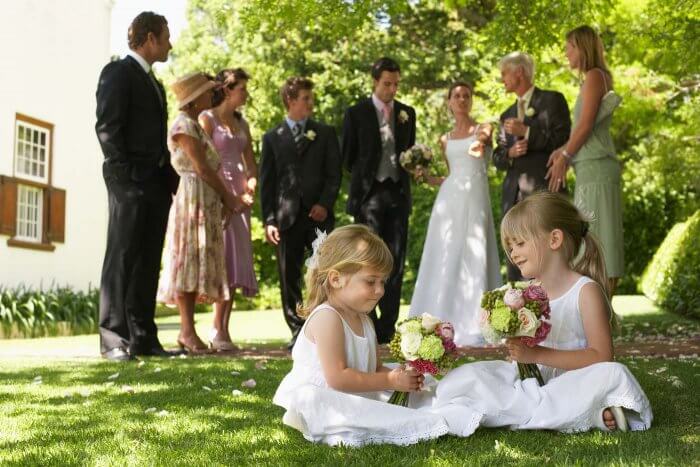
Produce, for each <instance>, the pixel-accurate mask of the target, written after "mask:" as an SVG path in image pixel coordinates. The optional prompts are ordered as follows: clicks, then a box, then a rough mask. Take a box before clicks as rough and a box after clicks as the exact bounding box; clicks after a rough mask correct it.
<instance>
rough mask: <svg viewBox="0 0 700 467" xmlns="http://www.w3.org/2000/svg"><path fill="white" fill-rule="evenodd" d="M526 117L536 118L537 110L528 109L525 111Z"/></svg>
mask: <svg viewBox="0 0 700 467" xmlns="http://www.w3.org/2000/svg"><path fill="white" fill-rule="evenodd" d="M525 116H526V117H534V116H535V109H533V108H532V107H528V109H527V110H526V111H525Z"/></svg>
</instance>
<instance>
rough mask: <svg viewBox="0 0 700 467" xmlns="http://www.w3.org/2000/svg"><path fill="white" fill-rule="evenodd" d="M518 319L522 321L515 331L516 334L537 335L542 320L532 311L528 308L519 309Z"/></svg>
mask: <svg viewBox="0 0 700 467" xmlns="http://www.w3.org/2000/svg"><path fill="white" fill-rule="evenodd" d="M518 321H520V328H519V329H518V332H516V333H515V335H516V336H528V337H535V333H536V332H537V328H538V327H540V322H539V320H538V319H537V316H535V314H534V313H533V312H532V311H530V310H528V309H527V308H521V309H520V310H518Z"/></svg>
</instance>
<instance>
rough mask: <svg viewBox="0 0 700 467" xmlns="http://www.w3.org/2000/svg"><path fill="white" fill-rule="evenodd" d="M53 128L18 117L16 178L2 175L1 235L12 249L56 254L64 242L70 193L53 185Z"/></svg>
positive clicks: (15, 146)
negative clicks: (55, 244)
mask: <svg viewBox="0 0 700 467" xmlns="http://www.w3.org/2000/svg"><path fill="white" fill-rule="evenodd" d="M53 128H54V127H53V125H52V124H50V123H47V122H43V121H41V120H37V119H35V118H32V117H28V116H26V115H22V114H19V113H18V114H15V144H14V148H15V151H14V154H13V159H14V164H13V165H14V176H12V177H10V176H7V175H1V174H0V235H8V236H9V237H10V238H9V239H8V240H7V244H8V245H9V246H13V247H21V248H31V249H35V250H44V251H53V250H54V249H55V246H54V245H53V243H54V242H59V243H63V242H64V236H65V217H66V215H65V214H66V192H65V190H61V189H59V188H56V187H54V186H53V185H52V182H51V167H52V163H53V161H52V152H53V148H52V147H51V146H52V141H53Z"/></svg>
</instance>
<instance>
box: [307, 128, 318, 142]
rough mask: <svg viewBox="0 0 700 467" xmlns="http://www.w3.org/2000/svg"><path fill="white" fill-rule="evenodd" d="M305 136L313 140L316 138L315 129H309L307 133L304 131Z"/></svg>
mask: <svg viewBox="0 0 700 467" xmlns="http://www.w3.org/2000/svg"><path fill="white" fill-rule="evenodd" d="M304 136H305V137H306V139H308V140H309V141H313V140H315V139H316V132H315V131H314V130H307V131H306V133H304Z"/></svg>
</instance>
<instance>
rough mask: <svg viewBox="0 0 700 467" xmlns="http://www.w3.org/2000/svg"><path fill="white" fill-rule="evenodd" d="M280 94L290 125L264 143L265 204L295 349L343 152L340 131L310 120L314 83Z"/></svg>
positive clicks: (295, 81) (299, 82)
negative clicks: (309, 253) (310, 269)
mask: <svg viewBox="0 0 700 467" xmlns="http://www.w3.org/2000/svg"><path fill="white" fill-rule="evenodd" d="M280 94H281V96H282V102H283V103H284V105H285V107H286V109H287V116H286V117H285V120H284V121H283V122H281V123H280V124H279V125H277V126H276V127H275V128H273V129H271V130H270V131H268V132H267V133H265V136H263V140H262V157H261V161H260V200H261V203H262V215H263V222H264V223H265V238H266V239H267V241H268V242H269V243H270V244H272V245H274V246H276V247H277V265H278V268H279V278H280V289H281V294H282V308H283V312H284V319H285V320H286V321H287V326H289V329H290V330H291V331H292V340H291V342H290V344H289V348H290V349H291V348H292V347H293V346H294V343H295V342H296V339H297V335H298V334H299V331H300V329H301V326H302V324H303V320H302V319H301V318H299V316H297V313H296V310H297V304H298V303H301V301H302V296H301V274H302V265H303V261H304V254H305V252H306V250H307V249H308V250H310V249H311V243H312V242H313V240H314V239H315V238H316V229H320V230H322V231H326V232H330V231H331V230H332V229H333V226H334V225H335V216H334V215H333V205H334V204H335V200H336V198H337V197H338V190H339V189H340V180H341V177H342V174H341V161H340V148H339V146H338V138H337V137H336V134H335V129H334V128H333V127H331V126H328V125H324V124H323V123H320V122H317V121H315V120H312V119H311V114H312V112H313V106H314V100H313V83H312V82H311V81H310V80H309V79H306V78H299V77H294V78H289V79H288V80H287V81H286V83H285V84H284V86H283V87H282V89H281V91H280Z"/></svg>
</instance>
